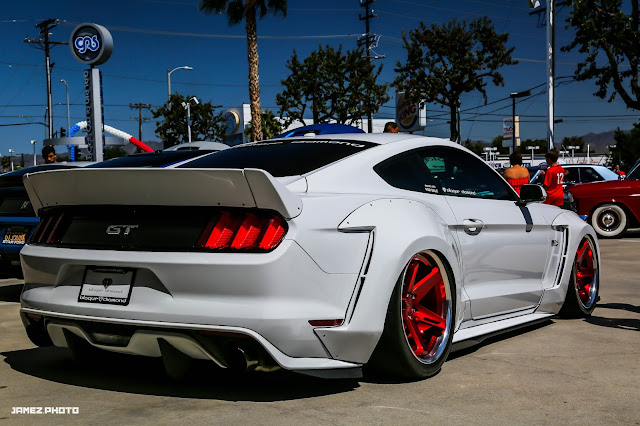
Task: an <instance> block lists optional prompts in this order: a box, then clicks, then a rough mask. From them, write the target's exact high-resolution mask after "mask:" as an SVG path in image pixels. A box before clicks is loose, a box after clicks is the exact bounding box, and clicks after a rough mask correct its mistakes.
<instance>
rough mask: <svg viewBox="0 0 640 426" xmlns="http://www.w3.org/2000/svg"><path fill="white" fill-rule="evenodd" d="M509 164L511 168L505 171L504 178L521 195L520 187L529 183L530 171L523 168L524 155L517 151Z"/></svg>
mask: <svg viewBox="0 0 640 426" xmlns="http://www.w3.org/2000/svg"><path fill="white" fill-rule="evenodd" d="M509 163H511V167H509V168H508V169H506V170H505V171H504V178H505V179H506V180H507V182H509V185H511V186H512V187H513V189H515V191H516V192H517V193H518V195H520V187H522V185H526V184H528V183H529V178H530V176H529V170H527V168H526V167H522V154H520V153H519V152H517V151H516V152H514V153H512V154H511V155H510V156H509Z"/></svg>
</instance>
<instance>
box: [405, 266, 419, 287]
mask: <svg viewBox="0 0 640 426" xmlns="http://www.w3.org/2000/svg"><path fill="white" fill-rule="evenodd" d="M408 269H409V270H408V271H407V272H408V274H407V276H408V277H409V280H408V281H406V282H407V283H408V285H407V287H406V288H405V292H411V289H412V288H413V283H415V282H416V275H417V274H418V262H417V261H416V260H415V259H414V260H413V261H412V262H411V263H409V267H408Z"/></svg>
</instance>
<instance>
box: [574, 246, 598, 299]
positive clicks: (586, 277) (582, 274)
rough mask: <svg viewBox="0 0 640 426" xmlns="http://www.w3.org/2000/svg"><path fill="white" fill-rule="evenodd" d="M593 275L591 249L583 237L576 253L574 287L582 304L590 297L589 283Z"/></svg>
mask: <svg viewBox="0 0 640 426" xmlns="http://www.w3.org/2000/svg"><path fill="white" fill-rule="evenodd" d="M594 276H595V268H594V265H593V250H592V248H591V245H590V244H589V241H587V240H586V239H584V240H582V244H581V245H580V248H578V252H577V254H576V288H577V290H578V297H579V298H580V300H581V301H582V303H583V304H587V303H589V300H590V299H591V294H590V292H591V284H592V283H593V278H594Z"/></svg>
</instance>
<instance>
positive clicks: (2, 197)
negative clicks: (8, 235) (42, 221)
mask: <svg viewBox="0 0 640 426" xmlns="http://www.w3.org/2000/svg"><path fill="white" fill-rule="evenodd" d="M35 215H36V213H35V211H34V210H33V206H32V205H31V201H29V196H28V195H27V191H25V190H24V188H6V189H1V190H0V216H35Z"/></svg>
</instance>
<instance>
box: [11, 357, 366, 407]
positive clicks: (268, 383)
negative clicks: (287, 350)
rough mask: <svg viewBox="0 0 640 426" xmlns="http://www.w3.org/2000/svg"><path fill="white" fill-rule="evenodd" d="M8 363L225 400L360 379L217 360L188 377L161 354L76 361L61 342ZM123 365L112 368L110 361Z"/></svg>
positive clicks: (287, 394) (342, 387)
mask: <svg viewBox="0 0 640 426" xmlns="http://www.w3.org/2000/svg"><path fill="white" fill-rule="evenodd" d="M2 355H3V356H4V357H5V360H4V361H5V362H6V363H7V364H9V365H10V366H11V368H12V369H13V370H15V371H18V372H20V373H23V374H26V375H29V376H33V377H38V378H41V379H44V380H48V381H52V382H57V383H64V384H69V385H74V386H82V387H86V388H93V389H102V390H111V391H116V392H126V393H132V394H144V395H155V396H170V397H179V398H196V399H218V400H224V401H253V402H274V401H284V400H295V399H302V398H310V397H316V396H324V395H331V394H338V393H343V392H349V391H352V390H354V389H356V388H358V387H359V386H360V385H359V383H358V381H357V380H323V379H318V378H314V377H310V376H305V375H301V374H296V373H292V372H288V371H284V370H281V371H275V372H271V373H258V372H253V373H241V372H237V371H229V372H227V371H225V370H222V369H220V368H218V367H216V366H215V364H213V363H211V362H205V361H203V362H202V363H198V365H197V367H198V368H197V372H196V371H194V373H193V374H192V375H190V376H189V377H188V378H187V379H185V380H183V381H174V380H172V379H169V378H168V377H167V376H166V375H165V373H164V370H163V366H162V360H161V359H160V358H147V357H141V356H135V355H122V354H115V353H108V354H105V356H104V357H103V358H104V359H101V360H100V362H96V363H92V365H83V364H78V363H76V362H74V361H73V360H72V359H71V354H70V352H69V351H68V350H67V349H64V348H57V347H46V348H35V349H25V350H18V351H10V352H3V353H2ZM110 365H111V366H117V368H111V367H109V366H110Z"/></svg>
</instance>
